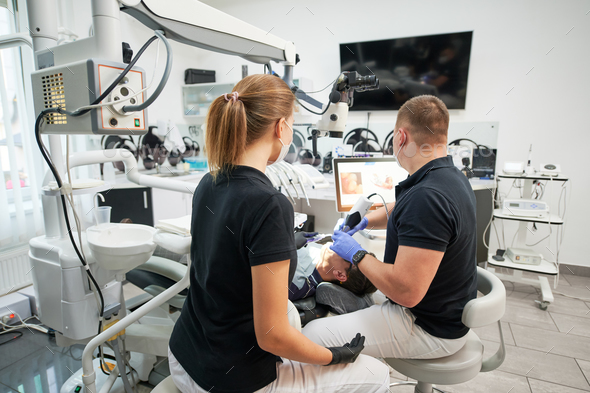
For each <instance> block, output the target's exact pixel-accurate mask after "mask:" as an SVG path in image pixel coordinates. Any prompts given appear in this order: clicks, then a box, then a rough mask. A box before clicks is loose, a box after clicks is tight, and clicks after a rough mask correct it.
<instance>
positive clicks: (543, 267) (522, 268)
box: [485, 173, 569, 310]
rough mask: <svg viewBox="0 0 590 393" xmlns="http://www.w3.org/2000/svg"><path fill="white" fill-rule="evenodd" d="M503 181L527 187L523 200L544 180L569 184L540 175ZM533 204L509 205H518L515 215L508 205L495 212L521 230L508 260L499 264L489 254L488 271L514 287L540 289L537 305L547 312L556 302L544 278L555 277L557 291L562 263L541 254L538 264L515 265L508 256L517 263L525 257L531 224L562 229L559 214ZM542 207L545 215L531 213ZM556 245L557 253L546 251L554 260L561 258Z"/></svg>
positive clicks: (512, 201) (515, 202)
mask: <svg viewBox="0 0 590 393" xmlns="http://www.w3.org/2000/svg"><path fill="white" fill-rule="evenodd" d="M500 179H509V180H512V181H516V180H522V181H523V183H524V184H523V186H522V195H524V196H527V195H531V193H532V191H533V186H534V184H535V183H536V182H538V181H543V180H545V181H548V182H564V184H563V185H565V182H567V181H568V180H569V179H568V178H567V177H563V176H553V177H549V176H543V175H539V174H535V175H526V174H524V173H523V174H521V175H512V174H511V175H507V174H499V175H498V180H500ZM518 201H520V202H518ZM534 201H536V202H538V206H537V207H534V206H533V207H531V206H530V204H531V200H530V199H523V198H521V199H516V200H510V203H513V204H515V205H518V206H516V207H515V208H514V209H512V211H511V209H510V204H508V205H506V202H507V201H506V202H504V205H503V207H502V208H500V209H495V210H494V212H493V218H494V219H496V218H497V219H501V220H512V221H518V222H519V226H518V230H517V234H516V241H515V246H514V247H509V248H507V250H508V249H510V250H511V251H512V252H511V253H508V251H507V252H506V254H505V255H504V257H505V259H504V260H503V261H502V260H500V261H499V260H497V259H494V258H493V256H494V253H489V255H488V260H487V262H486V266H485V268H486V269H487V270H489V271H491V272H494V274H496V276H498V277H499V278H500V279H502V280H505V281H510V282H514V283H523V284H529V285H532V286H534V287H536V288H540V289H541V299H540V301H538V303H539V307H540V308H541V309H542V310H546V309H547V306H548V305H549V304H550V303H551V302H553V293H552V291H551V286H550V284H549V280H548V279H547V277H545V276H553V289H556V288H557V282H558V279H559V260H558V259H557V258H555V259H556V261H555V262H551V261H548V260H547V259H545V258H544V257H543V255H541V254H539V255H538V257H540V263H539V264H531V263H515V262H513V261H512V260H511V259H510V257H509V256H508V255H507V254H510V255H512V257H513V258H514V259H516V258H518V257H519V256H522V255H521V254H522V252H523V251H525V250H527V249H528V247H527V246H526V238H527V233H528V232H529V230H528V224H529V223H531V222H532V223H536V224H548V225H563V223H564V220H563V219H562V218H561V217H560V216H559V215H557V214H551V213H550V210H549V207H548V205H547V203H546V202H544V201H540V200H534ZM541 205H542V206H541ZM540 207H542V209H541V210H543V212H542V213H543V214H532V213H531V211H534V210H535V209H540ZM549 239H551V238H550V237H549ZM557 244H558V245H557V247H558V248H557V249H556V250H554V251H552V250H551V249H550V248H549V247H547V249H548V250H549V252H550V253H551V254H553V256H554V257H556V256H557V255H558V254H559V245H560V242H557ZM522 249H525V250H522ZM528 251H531V250H528ZM527 260H528V259H527ZM536 262H538V261H537V260H535V263H536ZM495 268H509V269H512V270H513V271H514V272H513V274H512V275H509V274H503V273H498V272H496V271H495ZM523 272H533V273H539V274H542V275H543V276H538V278H537V279H531V278H524V277H523Z"/></svg>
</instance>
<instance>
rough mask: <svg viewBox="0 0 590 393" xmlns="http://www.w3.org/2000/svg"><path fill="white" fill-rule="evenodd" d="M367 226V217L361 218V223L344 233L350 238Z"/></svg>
mask: <svg viewBox="0 0 590 393" xmlns="http://www.w3.org/2000/svg"><path fill="white" fill-rule="evenodd" d="M367 225H369V219H368V218H367V217H363V219H362V220H361V222H359V223H358V225H357V226H355V227H354V228H352V229H350V230H348V231H346V233H348V234H349V235H350V236H352V235H354V234H355V233H357V232H358V231H362V230H363V229H365V228H366V227H367Z"/></svg>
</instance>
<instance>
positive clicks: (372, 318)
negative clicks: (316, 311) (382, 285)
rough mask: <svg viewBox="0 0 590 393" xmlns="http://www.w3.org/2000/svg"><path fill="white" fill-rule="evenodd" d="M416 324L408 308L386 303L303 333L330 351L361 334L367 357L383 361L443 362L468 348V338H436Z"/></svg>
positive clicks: (326, 320)
mask: <svg viewBox="0 0 590 393" xmlns="http://www.w3.org/2000/svg"><path fill="white" fill-rule="evenodd" d="M415 320H416V317H414V315H413V314H412V313H411V312H410V310H408V309H407V308H405V307H402V306H400V305H397V304H393V303H392V302H390V301H386V302H385V303H383V304H379V305H375V306H371V307H369V308H365V309H363V310H359V311H355V312H353V313H350V314H344V315H338V316H335V317H330V318H320V319H316V320H314V321H311V322H310V323H308V324H307V325H306V326H305V327H304V328H303V330H302V333H303V334H304V335H305V336H307V337H308V338H309V339H310V340H311V341H313V342H315V343H317V344H320V345H323V346H326V347H336V346H341V345H344V344H345V343H347V342H348V341H350V337H354V336H355V334H357V333H360V334H362V335H364V336H365V349H364V350H363V354H365V355H369V356H374V357H379V358H398V359H434V358H441V357H445V356H449V355H452V354H454V353H455V352H457V351H458V350H460V349H461V348H463V345H465V341H466V339H467V337H466V336H463V337H461V338H458V339H454V340H449V339H442V338H438V337H434V336H431V335H430V334H428V333H426V332H425V331H424V329H422V328H421V327H420V326H418V325H416V324H415V323H414V321H415Z"/></svg>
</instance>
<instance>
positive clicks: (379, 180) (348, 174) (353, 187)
mask: <svg viewBox="0 0 590 393" xmlns="http://www.w3.org/2000/svg"><path fill="white" fill-rule="evenodd" d="M407 177H408V172H407V171H406V170H405V169H403V168H401V167H400V166H399V165H398V164H397V162H396V160H395V158H394V157H379V158H375V157H352V158H334V180H335V185H336V210H337V211H338V212H341V213H343V212H348V211H350V209H352V207H353V206H354V204H355V202H356V201H357V199H358V198H359V197H360V196H361V195H364V196H366V197H368V196H369V195H371V194H373V193H378V194H379V195H381V196H382V197H383V198H384V199H385V203H391V202H395V186H396V185H397V184H398V183H399V182H400V181H402V180H404V179H406V178H407ZM371 201H374V202H375V203H374V204H373V207H372V209H377V208H379V207H381V206H383V200H382V199H381V198H379V197H378V196H374V197H372V198H371Z"/></svg>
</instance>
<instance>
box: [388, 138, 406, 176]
mask: <svg viewBox="0 0 590 393" xmlns="http://www.w3.org/2000/svg"><path fill="white" fill-rule="evenodd" d="M398 133H399V130H398V131H397V132H396V133H395V134H394V135H393V138H391V143H393V140H394V139H395V136H396V135H397V134H398ZM405 143H406V142H405V141H404V143H402V145H401V146H400V147H399V150H398V151H397V154H396V153H395V149H394V150H393V152H392V153H393V156H394V157H395V162H397V165H399V167H400V168H402V169H403V167H402V165H401V164H400V163H399V158H398V156H399V153H400V152H401V151H402V147H404V145H405Z"/></svg>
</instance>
